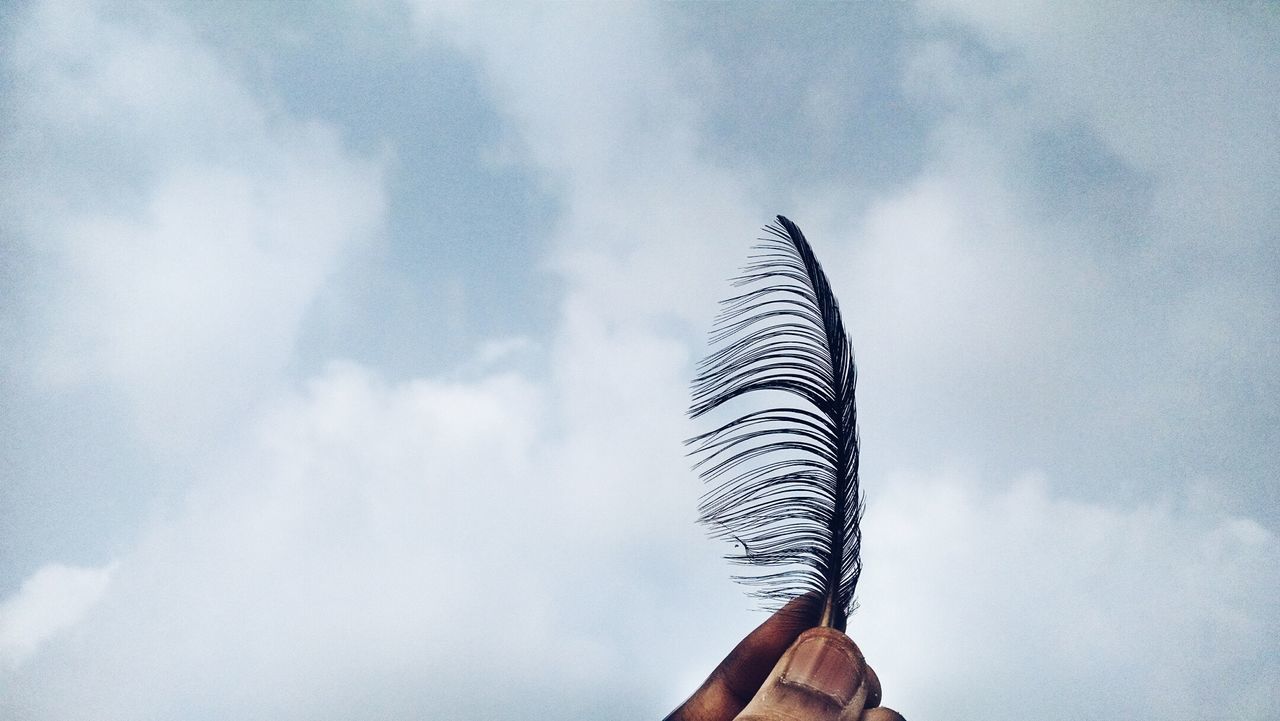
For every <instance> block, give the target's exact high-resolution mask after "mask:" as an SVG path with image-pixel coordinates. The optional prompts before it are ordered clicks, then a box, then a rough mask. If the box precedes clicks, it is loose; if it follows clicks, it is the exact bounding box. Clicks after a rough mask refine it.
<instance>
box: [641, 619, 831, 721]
mask: <svg viewBox="0 0 1280 721" xmlns="http://www.w3.org/2000/svg"><path fill="white" fill-rule="evenodd" d="M816 601H817V599H816V597H814V596H811V595H805V596H799V597H797V598H794V599H792V600H791V601H790V602H789V603H788V604H787V605H785V606H783V607H782V609H781V610H779V611H778V612H776V613H774V614H773V615H772V616H770V617H769V618H768V619H766V620H765V622H764V623H762V624H760V625H759V626H758V627H757V628H756V629H755V630H754V631H752V632H751V633H749V634H747V637H746V638H744V639H742V642H741V643H739V644H738V645H737V646H735V647H734V649H733V650H732V651H730V652H729V655H728V656H726V657H725V659H724V660H723V661H721V662H720V665H719V666H717V667H716V669H715V670H714V671H712V672H711V675H710V676H709V677H708V678H707V680H706V681H705V682H704V683H703V684H702V686H701V687H699V688H698V690H697V691H695V692H694V693H693V695H692V696H690V697H689V700H688V701H685V702H684V703H683V704H681V705H680V707H679V708H677V709H676V710H675V711H672V712H671V714H670V715H668V716H667V718H666V719H665V721H730V719H732V718H733V717H734V716H737V715H738V712H740V711H742V709H743V707H744V706H746V705H747V702H748V701H750V700H751V697H753V696H755V695H756V691H758V690H760V684H762V683H764V680H765V679H766V678H767V677H768V676H769V672H770V671H772V670H773V667H774V665H775V664H777V662H778V659H779V658H780V657H781V656H782V654H783V653H784V652H786V650H787V649H788V648H789V647H790V646H791V644H792V643H793V642H794V641H795V640H796V637H797V636H799V635H800V632H801V631H803V630H804V629H806V628H809V627H810V626H812V625H813V623H814V618H815V616H816V615H817V611H818V604H817V602H816Z"/></svg>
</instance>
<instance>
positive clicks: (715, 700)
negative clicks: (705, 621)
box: [664, 596, 904, 721]
mask: <svg viewBox="0 0 1280 721" xmlns="http://www.w3.org/2000/svg"><path fill="white" fill-rule="evenodd" d="M816 610H817V609H816V603H815V602H814V599H813V598H812V597H809V596H802V597H800V598H797V599H795V600H793V601H791V602H790V603H788V604H787V605H786V606H785V607H783V608H782V610H780V611H778V612H777V613H775V614H773V616H770V617H769V619H768V620H766V621H765V622H764V623H762V624H760V626H759V628H757V629H756V630H754V631H752V632H751V633H750V634H748V635H747V637H746V638H744V639H742V642H741V643H739V644H738V645H737V646H736V647H735V648H734V649H733V650H732V651H730V652H729V655H728V656H726V657H725V659H724V660H723V661H721V662H720V665H719V666H717V667H716V669H715V670H714V671H712V672H711V675H710V676H709V677H708V678H707V680H706V681H705V682H704V683H703V684H702V687H701V688H699V689H698V690H697V691H695V692H694V694H693V696H691V697H690V698H689V700H688V701H685V702H684V703H683V704H681V705H680V707H679V708H677V709H676V710H675V711H672V712H671V714H670V715H668V716H667V718H666V719H665V720H664V721H904V719H903V718H902V716H900V715H899V714H898V713H897V712H896V711H892V710H890V709H887V708H879V706H880V679H879V678H877V677H876V673H875V671H872V670H871V667H870V666H868V665H867V664H866V661H865V660H864V659H863V658H862V652H861V651H859V650H858V647H857V645H856V644H854V642H853V641H852V640H850V638H849V637H848V636H846V635H844V634H843V633H840V632H839V631H836V630H835V629H831V628H810V626H812V625H813V618H814V616H815V613H816ZM806 629H807V630H806Z"/></svg>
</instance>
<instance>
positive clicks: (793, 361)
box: [686, 215, 863, 630]
mask: <svg viewBox="0 0 1280 721" xmlns="http://www.w3.org/2000/svg"><path fill="white" fill-rule="evenodd" d="M765 232H766V234H767V235H766V237H763V238H760V239H759V241H760V242H759V245H757V246H755V249H754V251H755V252H754V254H753V255H752V256H750V261H749V263H748V265H747V266H746V268H744V269H743V272H742V275H740V276H739V277H737V278H736V279H734V282H733V284H734V286H735V287H738V288H741V289H742V290H741V292H740V293H738V294H737V295H734V296H733V297H731V298H728V299H726V300H724V301H722V303H721V306H722V308H721V312H720V314H719V315H718V316H717V318H716V322H715V326H714V328H713V330H712V332H711V340H710V342H711V345H712V352H711V353H710V355H708V356H707V358H705V359H704V360H703V361H702V362H701V363H700V364H699V366H698V370H697V376H696V377H695V378H694V380H693V384H692V401H691V404H690V408H689V415H690V417H692V418H695V419H696V418H700V417H702V416H703V415H705V414H707V413H710V412H711V411H713V410H715V409H717V408H719V407H720V406H721V405H723V404H725V403H728V402H729V401H733V400H735V399H739V398H742V397H743V396H750V397H751V398H752V399H758V400H759V401H763V402H757V403H756V404H755V406H752V407H751V408H752V409H748V410H745V411H743V412H742V413H741V415H738V416H737V417H736V418H734V419H733V420H732V421H730V422H728V423H725V424H724V425H720V426H718V427H716V428H714V429H712V430H710V431H707V432H705V433H702V434H701V435H697V436H694V437H693V438H690V439H689V440H688V441H686V443H687V444H689V445H691V446H692V447H693V449H692V450H691V452H690V455H691V456H693V457H694V458H695V459H696V462H695V464H694V468H695V469H696V470H697V471H698V472H699V475H700V476H701V478H702V480H703V481H704V482H706V483H707V484H708V488H707V490H706V492H705V493H704V494H703V496H702V500H701V502H700V504H699V508H698V510H699V512H700V516H699V521H700V522H702V523H703V524H705V525H706V526H707V527H708V529H709V532H710V535H711V536H712V537H715V538H719V539H723V540H728V541H733V542H734V543H735V545H736V546H738V547H739V548H738V550H736V551H735V552H732V553H730V554H729V555H727V556H726V558H727V559H729V560H730V561H731V562H734V563H737V564H741V565H746V566H750V567H752V568H753V569H754V572H753V573H750V574H745V575H739V576H735V578H736V579H737V580H739V581H742V582H744V583H747V584H748V585H751V586H753V587H754V588H755V591H754V592H753V595H755V596H757V597H760V598H763V599H765V601H766V603H767V605H769V606H770V607H777V606H779V605H781V604H782V602H784V601H786V600H787V599H790V598H792V597H795V596H798V595H803V594H812V595H813V596H814V597H815V598H821V599H822V605H821V609H822V610H821V612H820V615H819V616H818V619H819V620H818V624H819V625H824V626H831V627H833V628H836V629H839V630H844V628H845V622H846V619H847V618H848V615H849V613H850V612H852V610H853V606H854V590H855V589H856V587H857V584H858V576H859V574H860V573H861V571H862V561H861V557H860V547H861V542H862V533H861V531H860V530H859V522H860V521H861V518H862V505H863V504H862V496H861V492H860V490H859V488H858V445H859V441H858V412H857V406H856V404H855V402H854V390H855V386H856V385H857V368H856V366H855V365H854V358H853V348H852V346H851V345H850V343H849V339H848V336H847V335H846V334H845V330H844V324H843V323H842V322H841V320H840V308H839V306H838V305H837V303H836V299H835V296H834V295H833V294H832V292H831V287H830V285H829V284H828V283H827V277H826V275H825V274H824V273H823V272H822V267H821V266H820V265H819V264H818V260H817V258H816V257H814V254H813V250H812V249H811V248H810V247H809V243H808V241H806V240H805V237H804V234H803V233H801V232H800V229H799V228H798V227H796V225H795V223H792V222H791V221H790V220H787V219H786V218H784V217H783V216H781V215H779V216H778V219H777V222H776V223H773V224H770V225H769V226H768V227H766V228H765ZM742 402H745V401H742ZM760 406H763V407H760Z"/></svg>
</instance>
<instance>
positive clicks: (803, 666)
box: [737, 628, 869, 721]
mask: <svg viewBox="0 0 1280 721" xmlns="http://www.w3.org/2000/svg"><path fill="white" fill-rule="evenodd" d="M864 681H865V665H864V663H863V659H862V652H861V651H859V650H858V646H857V645H856V644H855V643H854V642H853V641H852V640H851V639H850V638H849V637H848V636H846V635H844V634H843V633H840V632H839V631H836V630H835V629H831V628H811V629H809V630H808V631H805V632H804V633H802V634H800V636H799V638H798V639H797V640H796V642H795V644H794V645H792V647H791V648H789V649H787V652H786V653H785V654H783V656H782V658H781V659H779V661H778V664H777V666H775V667H774V669H773V671H772V672H771V673H770V674H769V678H768V679H766V680H765V682H764V684H763V685H762V686H761V687H760V691H759V692H758V693H757V694H756V696H755V698H753V699H752V700H751V702H750V703H749V704H747V707H746V708H745V709H743V711H742V713H741V714H740V715H739V716H738V718H737V721H791V720H792V719H805V720H806V721H840V719H842V718H845V719H857V718H858V717H859V715H860V714H861V712H862V709H863V708H864V706H865V704H866V699H867V695H868V693H869V689H868V688H867V685H866V683H865V682H864Z"/></svg>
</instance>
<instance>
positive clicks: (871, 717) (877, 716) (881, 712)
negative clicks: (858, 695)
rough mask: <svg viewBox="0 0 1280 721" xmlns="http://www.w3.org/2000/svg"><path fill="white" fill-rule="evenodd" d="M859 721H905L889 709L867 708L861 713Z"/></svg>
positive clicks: (900, 715)
mask: <svg viewBox="0 0 1280 721" xmlns="http://www.w3.org/2000/svg"><path fill="white" fill-rule="evenodd" d="M859 721H907V720H906V719H904V718H902V714H900V713H898V712H897V711H894V710H893V709H891V708H869V709H867V710H866V711H863V712H862V717H861V718H860V720H859Z"/></svg>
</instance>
